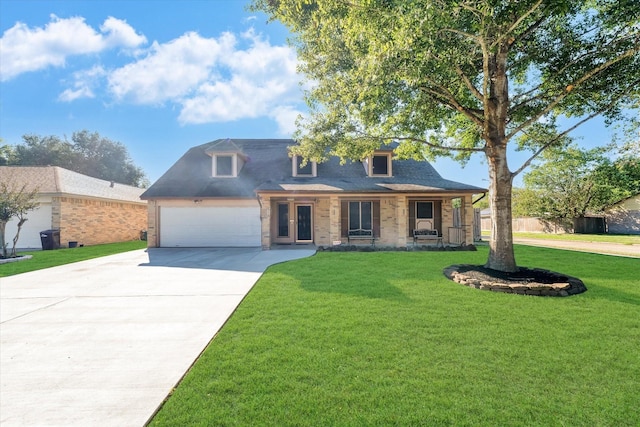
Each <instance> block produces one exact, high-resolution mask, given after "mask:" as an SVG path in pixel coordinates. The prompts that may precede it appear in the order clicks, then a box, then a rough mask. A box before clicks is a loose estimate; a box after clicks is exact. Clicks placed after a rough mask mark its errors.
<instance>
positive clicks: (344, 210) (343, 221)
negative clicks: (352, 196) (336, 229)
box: [340, 200, 349, 237]
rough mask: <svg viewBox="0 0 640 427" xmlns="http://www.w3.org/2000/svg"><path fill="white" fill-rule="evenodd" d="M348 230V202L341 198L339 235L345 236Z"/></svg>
mask: <svg viewBox="0 0 640 427" xmlns="http://www.w3.org/2000/svg"><path fill="white" fill-rule="evenodd" d="M348 230H349V202H347V201H346V200H342V201H341V202H340V236H342V237H347V231H348Z"/></svg>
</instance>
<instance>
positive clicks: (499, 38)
mask: <svg viewBox="0 0 640 427" xmlns="http://www.w3.org/2000/svg"><path fill="white" fill-rule="evenodd" d="M541 4H542V0H538V2H537V3H536V4H534V5H533V6H532V7H531V9H529V10H527V11H526V12H525V13H523V14H522V15H520V17H518V19H516V21H515V22H514V23H513V24H511V26H510V27H509V28H508V29H507V31H505V32H504V34H502V35H501V36H500V37H498V38H497V39H496V40H495V41H494V42H493V43H491V46H490V48H494V47H496V46H497V45H499V44H500V43H502V42H503V41H504V40H505V38H506V37H507V36H508V35H510V34H511V32H512V31H514V30H515V29H516V28H517V27H518V25H520V23H522V21H524V20H525V18H527V17H528V16H529V15H531V14H532V13H533V12H534V11H535V10H536V9H538V8H539V7H540V5H541ZM541 19H542V18H541ZM525 31H526V30H525ZM514 41H515V40H514ZM514 41H511V42H509V45H511V44H513V43H514Z"/></svg>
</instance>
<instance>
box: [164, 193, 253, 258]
mask: <svg viewBox="0 0 640 427" xmlns="http://www.w3.org/2000/svg"><path fill="white" fill-rule="evenodd" d="M159 214H160V215H159V217H160V242H159V243H160V246H161V247H165V248H168V247H192V248H196V247H200V248H201V247H259V246H260V245H261V242H260V235H261V226H260V207H259V206H258V204H257V203H256V204H255V206H246V205H244V206H215V207H212V206H188V207H168V206H163V207H160V212H159Z"/></svg>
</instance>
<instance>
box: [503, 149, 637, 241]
mask: <svg viewBox="0 0 640 427" xmlns="http://www.w3.org/2000/svg"><path fill="white" fill-rule="evenodd" d="M612 149H613V147H611V146H609V147H599V148H594V149H591V150H586V149H580V148H579V147H577V146H576V145H571V146H569V147H567V148H566V149H555V148H554V149H550V150H547V152H546V153H544V154H543V155H542V158H543V160H544V161H543V162H541V163H539V164H536V165H534V166H533V167H532V168H531V171H530V172H528V173H526V174H525V175H524V179H523V182H524V185H525V186H524V188H523V189H521V190H520V191H518V192H517V193H514V194H515V196H514V212H515V213H516V214H517V215H522V216H535V217H540V218H543V219H546V220H549V221H552V222H555V223H557V224H559V225H561V226H563V227H565V228H571V227H572V225H573V220H574V219H575V218H578V217H582V216H585V215H586V214H588V213H592V214H598V213H603V212H604V211H605V210H606V209H607V208H609V207H611V206H612V205H614V204H615V203H618V202H619V201H621V200H624V199H626V198H628V197H631V196H632V195H634V194H638V193H640V158H638V157H635V156H634V155H627V156H624V157H620V158H618V159H616V160H611V158H610V157H609V155H610V154H611V150H612Z"/></svg>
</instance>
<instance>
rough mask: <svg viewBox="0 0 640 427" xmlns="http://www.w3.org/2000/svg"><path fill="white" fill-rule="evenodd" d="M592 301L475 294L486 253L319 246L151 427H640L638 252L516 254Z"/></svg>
mask: <svg viewBox="0 0 640 427" xmlns="http://www.w3.org/2000/svg"><path fill="white" fill-rule="evenodd" d="M516 254H517V257H518V262H519V264H520V265H523V266H533V267H544V268H548V269H552V270H555V271H560V272H563V273H565V274H569V275H574V276H577V277H580V278H582V279H583V281H584V282H585V284H586V286H587V287H588V289H589V290H588V291H587V292H586V293H584V294H580V295H576V296H572V297H567V298H549V297H547V298H542V297H527V296H520V295H513V294H501V293H494V292H487V291H480V290H476V289H471V288H467V287H464V286H461V285H458V284H455V283H453V282H450V281H448V280H447V279H446V278H444V276H443V275H442V269H443V268H444V267H446V266H448V265H450V264H455V263H479V264H481V263H484V261H485V260H486V257H487V248H485V247H483V248H480V249H479V251H478V252H408V253H407V252H405V253H402V252H377V253H355V252H350V253H328V252H325V253H318V254H317V255H316V256H314V257H312V258H307V259H303V260H298V261H294V262H289V263H284V264H280V265H276V266H273V267H271V268H270V269H269V270H268V271H267V272H266V273H265V274H264V275H263V276H262V278H261V279H260V280H259V282H258V283H257V284H256V286H255V287H254V289H253V290H252V291H251V292H250V293H249V295H248V296H247V297H246V298H245V300H244V301H243V302H242V304H241V305H240V306H239V308H238V309H237V311H236V312H235V313H234V314H233V316H232V317H231V318H230V319H229V321H228V322H227V323H226V324H225V326H224V327H223V329H222V330H221V331H220V332H219V334H218V335H217V336H216V338H215V339H214V340H213V341H212V342H211V343H210V345H209V346H208V348H207V349H206V350H205V351H204V353H203V354H202V355H201V357H200V358H199V360H198V361H197V362H196V363H195V365H194V366H193V368H192V369H191V370H190V371H189V372H188V373H187V375H186V376H185V378H184V380H183V381H182V382H181V384H180V385H179V386H178V387H177V389H176V390H175V391H174V393H173V394H172V395H171V397H170V398H169V399H168V400H167V402H166V403H165V404H164V406H163V407H162V408H161V410H160V411H159V412H158V414H157V415H156V416H155V418H154V419H153V420H152V422H151V425H153V426H176V425H184V426H186V425H189V426H211V425H216V426H243V425H263V426H319V425H322V426H388V425H398V426H405V425H429V426H439V425H443V426H445V425H446V426H498V425H500V426H532V425H540V426H549V425H554V426H637V425H640V411H638V407H640V397H639V396H640V383H639V382H638V378H640V356H639V354H640V348H639V343H640V281H639V279H638V272H639V271H640V262H639V261H638V260H637V259H629V258H618V257H612V256H606V255H595V254H585V253H576V252H568V251H560V250H553V249H545V248H536V247H526V246H517V248H516Z"/></svg>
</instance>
